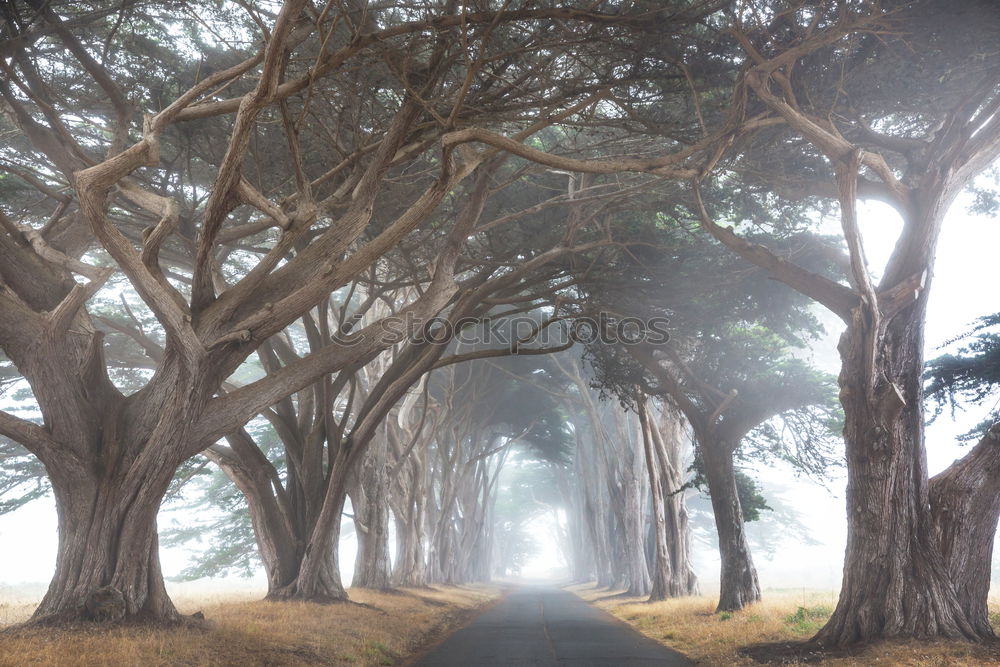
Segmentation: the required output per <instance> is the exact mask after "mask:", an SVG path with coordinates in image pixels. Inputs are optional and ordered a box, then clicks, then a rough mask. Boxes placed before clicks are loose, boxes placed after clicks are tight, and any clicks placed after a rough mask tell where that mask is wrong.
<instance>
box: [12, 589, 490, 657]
mask: <svg viewBox="0 0 1000 667" xmlns="http://www.w3.org/2000/svg"><path fill="white" fill-rule="evenodd" d="M350 593H351V599H352V601H354V602H356V603H361V604H338V605H329V606H320V605H312V604H305V603H271V602H262V601H260V600H255V599H252V598H250V597H249V596H246V595H244V596H237V595H232V594H230V595H227V596H225V597H217V598H215V599H204V598H202V599H197V598H178V599H175V603H176V604H177V606H178V609H180V610H181V611H182V612H184V613H193V612H195V611H198V610H201V611H204V613H205V617H206V619H207V622H206V625H205V627H204V628H175V629H141V628H140V629H137V628H118V629H97V628H89V629H80V630H59V631H53V630H51V629H40V630H17V629H11V630H8V631H7V632H6V633H4V634H0V666H2V667H8V666H10V667H14V666H15V665H16V666H18V667H20V666H21V665H32V664H34V665H54V666H63V665H65V666H66V667H70V666H72V667H78V666H79V667H86V666H97V665H115V666H116V667H117V666H129V667H131V666H133V665H134V666H139V665H141V666H142V667H147V666H154V665H199V666H201V665H219V666H221V665H233V666H236V665H240V666H243V665H335V664H343V665H394V664H397V663H399V662H400V661H403V660H405V659H406V658H407V657H409V656H410V655H412V654H413V653H415V652H417V651H419V650H420V649H421V648H422V647H423V646H424V645H425V644H426V643H427V642H430V641H433V640H434V639H435V638H436V637H437V636H440V635H442V634H444V633H446V632H447V630H448V629H449V628H450V627H452V626H454V625H458V624H460V623H461V621H462V620H464V619H465V618H467V617H468V616H469V615H471V614H472V613H473V612H474V611H475V610H476V609H477V608H479V607H480V606H482V605H484V604H486V603H487V602H489V601H490V600H492V599H494V598H495V597H496V596H497V595H498V594H499V589H498V588H497V587H494V586H461V587H456V586H440V587H434V588H428V589H403V590H400V591H397V592H392V593H378V592H373V591H365V590H352V591H351V592H350ZM31 607H32V604H30V603H28V602H26V601H24V600H20V601H17V600H11V601H6V602H2V603H0V623H4V624H9V623H15V622H18V621H21V620H24V619H25V618H26V617H27V615H28V614H30V611H31Z"/></svg>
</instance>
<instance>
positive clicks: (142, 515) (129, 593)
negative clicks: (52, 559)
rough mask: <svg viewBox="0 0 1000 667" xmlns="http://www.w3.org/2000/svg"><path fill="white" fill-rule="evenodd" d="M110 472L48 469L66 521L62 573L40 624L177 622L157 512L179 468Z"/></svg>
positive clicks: (59, 562) (59, 560)
mask: <svg viewBox="0 0 1000 667" xmlns="http://www.w3.org/2000/svg"><path fill="white" fill-rule="evenodd" d="M155 468H156V469H154V470H152V471H151V472H148V473H147V472H142V471H139V472H135V471H132V470H131V469H129V468H127V467H126V468H125V470H120V469H119V468H118V467H117V466H116V467H115V468H113V469H112V470H108V471H105V473H106V474H104V475H100V474H95V473H94V471H92V470H89V469H87V468H84V467H76V468H73V469H70V470H61V469H59V470H57V469H55V468H54V467H52V466H50V467H49V472H50V481H51V483H52V489H53V492H54V495H55V499H56V508H57V511H58V517H59V543H58V544H59V546H58V552H57V557H56V572H55V575H54V576H53V578H52V582H51V584H50V585H49V589H48V592H47V593H46V594H45V597H44V599H43V600H42V603H41V604H40V605H39V606H38V609H36V610H35V613H34V616H33V617H32V620H33V622H38V623H63V622H72V621H74V620H78V619H87V620H95V621H103V622H109V621H110V622H168V623H169V622H176V621H178V620H180V616H179V614H178V613H177V610H176V609H175V608H174V605H173V603H172V602H171V601H170V598H169V597H168V596H167V592H166V589H165V588H164V584H163V575H162V574H161V572H160V560H159V546H158V541H157V534H156V514H157V512H158V510H159V508H160V501H161V500H162V498H163V495H164V494H165V493H166V490H167V486H168V485H169V483H170V479H171V477H172V475H173V472H174V468H173V467H170V466H169V465H163V466H156V467H155Z"/></svg>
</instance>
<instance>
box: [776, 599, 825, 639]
mask: <svg viewBox="0 0 1000 667" xmlns="http://www.w3.org/2000/svg"><path fill="white" fill-rule="evenodd" d="M832 614H833V608H832V607H829V606H827V605H823V604H820V605H815V606H812V607H799V608H798V609H796V610H795V613H794V614H789V615H788V616H786V617H785V619H784V621H785V624H786V625H788V626H789V627H790V628H791V629H792V631H794V632H797V633H799V634H803V635H812V634H815V633H816V632H817V631H818V630H819V629H820V628H821V627H823V625H824V624H825V623H826V622H827V620H829V618H830V616H831V615H832Z"/></svg>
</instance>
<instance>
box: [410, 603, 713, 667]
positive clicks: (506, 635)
mask: <svg viewBox="0 0 1000 667" xmlns="http://www.w3.org/2000/svg"><path fill="white" fill-rule="evenodd" d="M692 664H694V663H692V662H691V661H690V660H688V659H687V658H685V657H684V656H683V655H682V654H680V653H678V652H676V651H672V650H671V649H668V648H666V647H665V646H662V645H661V644H658V643H656V642H655V641H653V640H652V639H649V638H648V637H644V636H643V635H641V634H639V633H638V632H636V631H635V630H632V629H631V628H630V627H628V626H627V625H625V624H624V623H622V622H620V621H618V620H617V619H615V618H614V617H613V616H611V615H610V614H608V613H606V612H603V611H601V610H600V609H597V608H595V607H592V606H590V605H589V604H587V603H586V602H584V601H583V600H581V599H580V598H578V597H577V596H575V595H573V594H572V593H567V592H566V591H563V590H560V589H558V588H554V587H551V586H524V587H522V588H518V589H516V590H514V591H513V592H511V593H509V594H508V595H507V596H506V597H505V598H504V599H503V600H502V601H500V602H499V603H498V604H496V605H495V606H494V607H492V608H490V609H489V610H487V611H486V612H484V613H482V614H480V615H479V617H478V618H476V620H474V621H473V622H472V623H470V624H469V625H467V626H466V627H464V628H462V629H461V630H459V631H458V632H456V633H455V634H453V635H452V636H451V637H449V638H448V639H446V640H445V641H444V642H443V643H442V644H440V645H439V646H438V647H437V648H435V649H434V650H433V651H431V652H430V653H428V654H427V655H426V656H424V657H423V658H421V659H420V660H418V661H417V662H416V663H414V667H487V666H491V665H505V666H506V665H572V666H573V667H584V666H587V667H599V666H601V667H604V666H606V667H631V666H633V665H664V666H667V667H687V666H688V665H692Z"/></svg>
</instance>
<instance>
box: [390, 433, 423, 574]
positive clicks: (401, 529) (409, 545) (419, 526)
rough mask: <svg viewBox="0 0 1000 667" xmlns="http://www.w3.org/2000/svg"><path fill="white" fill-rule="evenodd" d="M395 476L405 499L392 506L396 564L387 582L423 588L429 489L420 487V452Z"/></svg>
mask: <svg viewBox="0 0 1000 667" xmlns="http://www.w3.org/2000/svg"><path fill="white" fill-rule="evenodd" d="M399 474H400V475H402V476H403V477H402V478H401V481H402V482H404V483H401V484H399V487H398V488H401V489H405V496H403V497H402V498H399V502H396V503H394V504H393V517H394V518H395V521H396V562H395V565H394V568H393V571H392V579H391V581H392V583H393V585H395V586H409V587H421V586H426V585H427V565H426V563H425V550H424V541H425V537H426V532H425V520H426V516H427V494H428V493H429V490H428V489H427V488H426V485H425V484H424V453H423V452H413V453H412V454H411V455H410V457H409V459H408V460H407V461H405V462H404V468H403V469H402V470H401V471H400V473H399Z"/></svg>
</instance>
